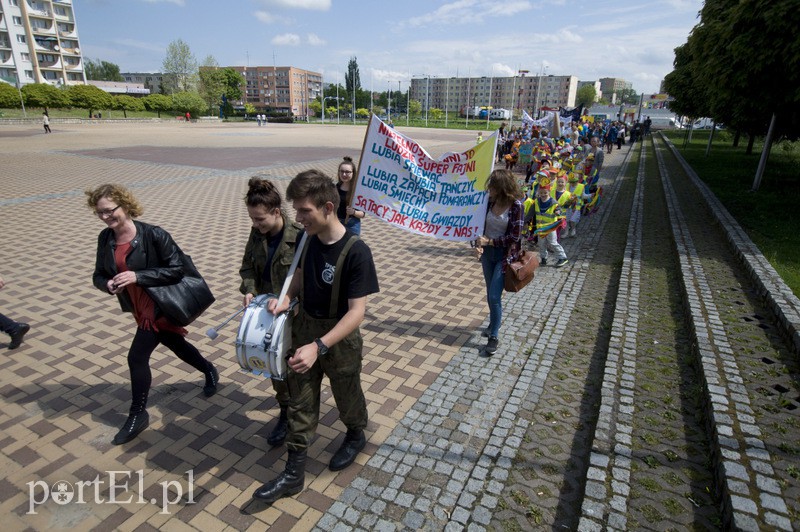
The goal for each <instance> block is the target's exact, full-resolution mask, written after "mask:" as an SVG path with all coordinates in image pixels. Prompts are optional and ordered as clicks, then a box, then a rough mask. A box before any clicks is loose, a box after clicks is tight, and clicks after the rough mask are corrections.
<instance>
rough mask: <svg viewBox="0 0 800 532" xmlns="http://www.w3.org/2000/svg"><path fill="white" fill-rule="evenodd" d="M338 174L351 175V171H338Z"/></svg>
mask: <svg viewBox="0 0 800 532" xmlns="http://www.w3.org/2000/svg"><path fill="white" fill-rule="evenodd" d="M339 173H340V174H352V173H353V171H352V170H339Z"/></svg>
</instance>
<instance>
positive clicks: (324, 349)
mask: <svg viewBox="0 0 800 532" xmlns="http://www.w3.org/2000/svg"><path fill="white" fill-rule="evenodd" d="M314 342H316V344H317V356H325V355H327V354H328V346H327V345H325V344H324V343H323V341H322V340H320V339H319V338H314Z"/></svg>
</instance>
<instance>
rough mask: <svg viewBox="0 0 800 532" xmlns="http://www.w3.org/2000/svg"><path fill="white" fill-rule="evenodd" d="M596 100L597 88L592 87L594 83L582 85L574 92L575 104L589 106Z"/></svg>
mask: <svg viewBox="0 0 800 532" xmlns="http://www.w3.org/2000/svg"><path fill="white" fill-rule="evenodd" d="M596 100H597V89H595V88H594V85H584V86H583V87H581V88H580V89H578V93H577V94H576V97H575V104H576V105H585V106H586V107H591V105H592V104H593V103H594V102H595V101H596Z"/></svg>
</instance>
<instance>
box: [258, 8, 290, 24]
mask: <svg viewBox="0 0 800 532" xmlns="http://www.w3.org/2000/svg"><path fill="white" fill-rule="evenodd" d="M253 15H255V17H256V19H257V20H259V21H261V22H263V23H264V24H283V23H287V22H288V21H289V19H287V18H286V17H282V16H280V15H275V14H273V13H270V12H268V11H256V12H255V13H253Z"/></svg>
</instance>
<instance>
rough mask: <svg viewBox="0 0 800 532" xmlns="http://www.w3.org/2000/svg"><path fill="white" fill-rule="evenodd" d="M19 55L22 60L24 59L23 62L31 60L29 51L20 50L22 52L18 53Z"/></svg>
mask: <svg viewBox="0 0 800 532" xmlns="http://www.w3.org/2000/svg"><path fill="white" fill-rule="evenodd" d="M19 55H21V56H22V60H23V61H25V62H28V63H30V62H31V54H29V53H27V52H22V53H21V54H19Z"/></svg>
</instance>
